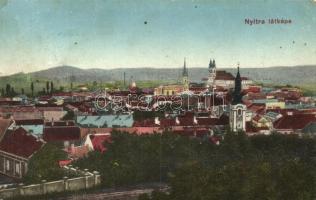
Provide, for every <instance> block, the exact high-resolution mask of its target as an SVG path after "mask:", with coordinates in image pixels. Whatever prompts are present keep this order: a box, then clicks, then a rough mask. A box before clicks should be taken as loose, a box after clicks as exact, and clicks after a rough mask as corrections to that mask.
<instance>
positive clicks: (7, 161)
mask: <svg viewBox="0 0 316 200" xmlns="http://www.w3.org/2000/svg"><path fill="white" fill-rule="evenodd" d="M6 170H7V171H9V170H10V161H9V160H6Z"/></svg>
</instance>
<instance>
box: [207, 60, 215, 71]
mask: <svg viewBox="0 0 316 200" xmlns="http://www.w3.org/2000/svg"><path fill="white" fill-rule="evenodd" d="M208 68H209V69H212V68H216V65H215V60H212V59H210V64H209V65H208Z"/></svg>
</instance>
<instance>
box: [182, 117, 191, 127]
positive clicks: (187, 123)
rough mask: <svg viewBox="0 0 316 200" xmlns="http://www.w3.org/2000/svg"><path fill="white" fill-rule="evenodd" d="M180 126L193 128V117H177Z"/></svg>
mask: <svg viewBox="0 0 316 200" xmlns="http://www.w3.org/2000/svg"><path fill="white" fill-rule="evenodd" d="M178 119H179V122H180V124H179V125H180V126H193V125H194V121H193V117H179V118H178Z"/></svg>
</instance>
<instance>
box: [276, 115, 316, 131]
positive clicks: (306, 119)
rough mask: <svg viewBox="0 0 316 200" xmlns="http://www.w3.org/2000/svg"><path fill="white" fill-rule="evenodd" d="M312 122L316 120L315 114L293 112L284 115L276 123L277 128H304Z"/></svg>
mask: <svg viewBox="0 0 316 200" xmlns="http://www.w3.org/2000/svg"><path fill="white" fill-rule="evenodd" d="M311 122H316V117H315V115H314V114H293V115H283V117H281V118H280V119H278V120H277V121H276V122H275V123H274V128H275V129H293V130H298V129H303V128H304V127H305V126H306V125H308V124H309V123H311Z"/></svg>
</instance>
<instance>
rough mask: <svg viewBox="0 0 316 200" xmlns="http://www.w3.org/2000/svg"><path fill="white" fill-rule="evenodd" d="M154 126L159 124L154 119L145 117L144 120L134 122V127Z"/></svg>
mask: <svg viewBox="0 0 316 200" xmlns="http://www.w3.org/2000/svg"><path fill="white" fill-rule="evenodd" d="M154 126H159V125H157V124H155V120H154V119H145V120H142V121H135V122H134V124H133V127H154Z"/></svg>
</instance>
